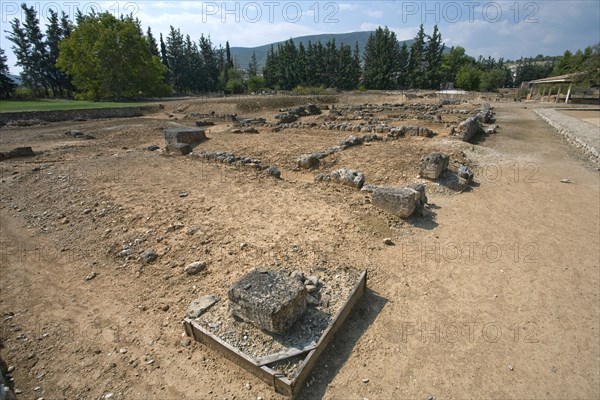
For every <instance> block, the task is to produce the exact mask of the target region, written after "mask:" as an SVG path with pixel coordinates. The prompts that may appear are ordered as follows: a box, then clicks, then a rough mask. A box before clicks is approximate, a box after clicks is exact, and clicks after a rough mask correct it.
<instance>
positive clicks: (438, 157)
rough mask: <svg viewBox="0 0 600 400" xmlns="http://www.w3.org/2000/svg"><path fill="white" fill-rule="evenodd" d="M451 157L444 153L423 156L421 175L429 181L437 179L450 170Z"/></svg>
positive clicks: (420, 164) (420, 165)
mask: <svg viewBox="0 0 600 400" xmlns="http://www.w3.org/2000/svg"><path fill="white" fill-rule="evenodd" d="M449 160H450V159H449V157H448V156H447V155H446V154H443V153H431V154H427V155H425V156H423V157H422V158H421V162H420V163H419V175H421V177H423V178H427V179H437V178H438V177H439V176H440V175H441V174H442V172H444V170H445V169H446V168H448V162H449Z"/></svg>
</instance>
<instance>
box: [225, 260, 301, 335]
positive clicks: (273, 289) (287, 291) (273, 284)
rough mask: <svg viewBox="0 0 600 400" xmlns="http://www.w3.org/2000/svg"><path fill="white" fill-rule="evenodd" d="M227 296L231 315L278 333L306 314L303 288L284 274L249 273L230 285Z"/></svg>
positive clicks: (272, 272)
mask: <svg viewBox="0 0 600 400" xmlns="http://www.w3.org/2000/svg"><path fill="white" fill-rule="evenodd" d="M228 297H229V310H230V312H231V314H232V315H233V316H235V317H238V318H241V319H243V320H245V321H248V322H250V323H252V324H253V325H255V326H257V327H258V328H260V329H264V330H266V331H269V332H273V333H278V334H282V333H285V332H286V331H287V330H288V329H289V328H290V327H291V326H292V325H293V324H294V323H295V322H296V321H297V320H298V319H300V317H302V315H303V314H304V313H305V312H306V289H305V287H304V285H303V284H302V282H300V281H299V280H298V279H295V278H293V277H290V276H289V275H288V274H285V273H283V272H276V271H260V270H255V271H252V272H250V273H248V274H246V275H244V276H243V277H242V278H241V279H240V280H238V281H237V282H236V283H234V284H233V286H232V287H231V288H230V289H229V291H228Z"/></svg>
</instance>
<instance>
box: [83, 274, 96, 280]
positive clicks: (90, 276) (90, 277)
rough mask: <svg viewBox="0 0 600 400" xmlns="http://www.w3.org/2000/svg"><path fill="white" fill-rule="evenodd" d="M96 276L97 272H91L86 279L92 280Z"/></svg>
mask: <svg viewBox="0 0 600 400" xmlns="http://www.w3.org/2000/svg"><path fill="white" fill-rule="evenodd" d="M95 277H96V273H95V272H90V273H89V274H88V275H87V276H86V277H85V280H86V281H91V280H92V279H94V278H95Z"/></svg>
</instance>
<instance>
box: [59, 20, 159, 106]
mask: <svg viewBox="0 0 600 400" xmlns="http://www.w3.org/2000/svg"><path fill="white" fill-rule="evenodd" d="M59 50H60V55H59V57H58V61H57V65H58V66H59V67H60V68H61V69H63V70H64V71H65V72H66V73H67V74H69V76H71V77H72V79H73V83H74V85H75V87H76V88H77V92H78V94H79V95H80V96H81V97H83V98H86V99H94V100H98V99H107V98H132V97H136V96H140V95H142V96H155V95H164V94H165V93H166V91H167V88H166V87H165V85H164V84H163V83H162V78H163V73H164V67H163V65H162V64H161V62H160V59H159V58H158V57H156V56H152V55H151V52H150V49H149V46H148V41H147V39H146V38H145V37H144V36H143V35H142V34H141V32H140V27H139V25H138V23H136V21H134V20H133V18H132V17H131V16H128V17H121V18H119V19H117V18H115V17H114V16H113V15H111V14H110V13H108V12H105V13H101V14H96V13H90V14H89V15H81V14H80V15H79V16H78V23H77V26H76V27H75V28H74V30H73V32H72V33H71V36H69V37H68V38H66V39H64V40H63V41H62V42H61V43H60V44H59Z"/></svg>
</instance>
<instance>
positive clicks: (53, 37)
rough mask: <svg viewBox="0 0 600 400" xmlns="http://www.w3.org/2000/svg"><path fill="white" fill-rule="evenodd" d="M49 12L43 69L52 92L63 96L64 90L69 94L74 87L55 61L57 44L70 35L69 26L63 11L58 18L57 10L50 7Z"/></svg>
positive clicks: (57, 53)
mask: <svg viewBox="0 0 600 400" xmlns="http://www.w3.org/2000/svg"><path fill="white" fill-rule="evenodd" d="M49 12H50V17H48V25H46V27H47V29H46V46H47V49H48V51H47V53H46V59H45V65H44V67H43V69H44V70H45V74H46V78H47V80H48V83H49V84H50V86H51V87H52V90H53V93H54V94H55V95H56V93H57V92H58V93H59V95H60V97H63V96H64V94H65V93H64V91H65V90H66V91H67V93H69V94H70V93H71V92H72V91H73V90H74V88H73V85H72V83H71V78H69V76H68V75H67V74H65V73H64V71H62V70H61V69H60V68H58V67H57V66H56V62H57V60H58V56H59V48H58V46H59V44H60V42H61V41H62V40H63V39H64V38H66V37H68V36H69V35H70V32H71V27H70V22H69V20H68V17H67V16H66V14H64V13H63V14H62V17H61V18H60V19H59V17H58V13H57V12H55V11H54V10H52V9H50V10H49Z"/></svg>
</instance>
